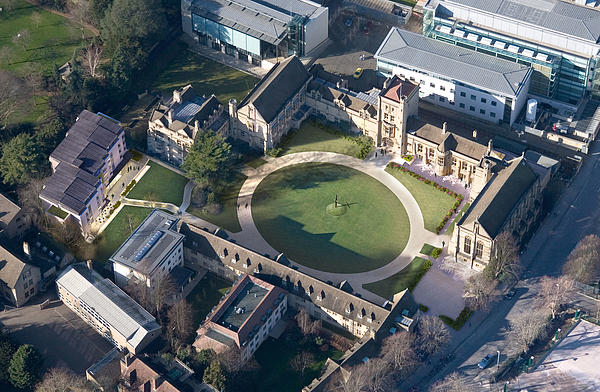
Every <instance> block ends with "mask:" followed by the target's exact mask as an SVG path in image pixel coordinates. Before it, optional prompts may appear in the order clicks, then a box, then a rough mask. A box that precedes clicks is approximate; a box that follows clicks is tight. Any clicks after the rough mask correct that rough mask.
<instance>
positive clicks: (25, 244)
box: [23, 241, 31, 259]
mask: <svg viewBox="0 0 600 392" xmlns="http://www.w3.org/2000/svg"><path fill="white" fill-rule="evenodd" d="M23 253H25V254H26V255H27V258H29V259H31V250H30V249H29V242H26V241H23Z"/></svg>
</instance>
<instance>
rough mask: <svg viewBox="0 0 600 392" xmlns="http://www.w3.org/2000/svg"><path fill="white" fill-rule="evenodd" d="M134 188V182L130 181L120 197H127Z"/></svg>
mask: <svg viewBox="0 0 600 392" xmlns="http://www.w3.org/2000/svg"><path fill="white" fill-rule="evenodd" d="M134 186H135V180H131V182H130V183H129V185H127V187H126V188H125V190H124V191H123V192H122V193H121V196H127V194H128V193H129V191H130V190H131V188H133V187H134Z"/></svg>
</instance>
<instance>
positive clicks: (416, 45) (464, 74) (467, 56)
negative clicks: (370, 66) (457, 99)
mask: <svg viewBox="0 0 600 392" xmlns="http://www.w3.org/2000/svg"><path fill="white" fill-rule="evenodd" d="M375 58H376V59H377V60H383V61H386V62H389V63H392V64H397V65H399V66H405V67H408V68H413V69H418V70H424V71H427V72H430V73H432V74H435V75H439V76H441V77H443V78H446V79H451V80H456V81H458V82H462V83H465V84H467V85H470V86H474V87H477V88H479V89H482V90H486V91H491V92H497V93H500V94H503V95H506V96H510V97H513V96H515V95H516V94H517V92H518V91H519V89H520V88H521V86H522V85H523V84H524V83H525V81H526V79H527V77H528V75H529V73H530V72H531V71H530V68H529V67H527V66H525V65H522V64H517V63H514V62H512V61H507V60H502V59H499V58H497V57H493V56H489V55H487V54H483V53H479V52H476V51H473V50H469V49H465V48H461V47H459V46H455V45H451V44H447V43H444V42H441V41H438V40H435V39H432V38H427V37H424V36H422V35H420V34H416V33H412V32H409V31H406V30H402V29H399V28H397V27H393V28H392V29H391V30H390V32H389V33H388V35H387V36H386V37H385V39H384V40H383V42H382V43H381V46H379V49H377V52H376V53H375Z"/></svg>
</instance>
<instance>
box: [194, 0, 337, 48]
mask: <svg viewBox="0 0 600 392" xmlns="http://www.w3.org/2000/svg"><path fill="white" fill-rule="evenodd" d="M324 9H325V8H324V7H321V6H320V5H319V4H316V3H313V2H311V1H306V0H261V1H254V0H233V1H232V0H195V1H194V2H193V3H192V6H191V10H192V12H194V13H195V14H197V15H199V16H202V17H204V18H207V19H210V20H212V21H215V22H218V23H220V24H222V25H225V26H228V27H231V28H232V29H235V30H237V31H240V32H242V33H246V34H248V35H250V36H252V37H254V38H258V39H260V40H262V41H265V42H268V43H270V44H273V45H277V44H278V43H279V42H281V40H283V38H285V36H286V35H287V27H286V26H287V24H288V23H289V22H290V21H291V20H292V19H293V17H294V16H296V15H298V16H301V17H305V18H310V17H311V16H313V15H316V14H318V13H320V12H322V11H323V10H324Z"/></svg>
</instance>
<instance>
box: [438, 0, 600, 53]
mask: <svg viewBox="0 0 600 392" xmlns="http://www.w3.org/2000/svg"><path fill="white" fill-rule="evenodd" d="M453 3H454V4H461V5H463V6H467V7H471V8H474V9H477V10H481V11H485V12H489V13H492V14H497V15H502V16H504V17H508V18H511V19H515V20H518V21H520V22H525V23H529V24H532V25H535V26H540V27H542V28H545V29H548V30H552V31H556V32H559V33H562V34H566V35H571V36H574V37H577V38H581V39H584V40H587V41H593V42H594V43H598V42H599V40H600V10H598V9H594V8H591V7H582V6H580V5H577V4H574V3H573V2H569V1H561V0H518V1H517V0H495V1H492V0H443V1H441V5H442V6H444V5H446V4H448V5H449V6H451V4H453Z"/></svg>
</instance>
